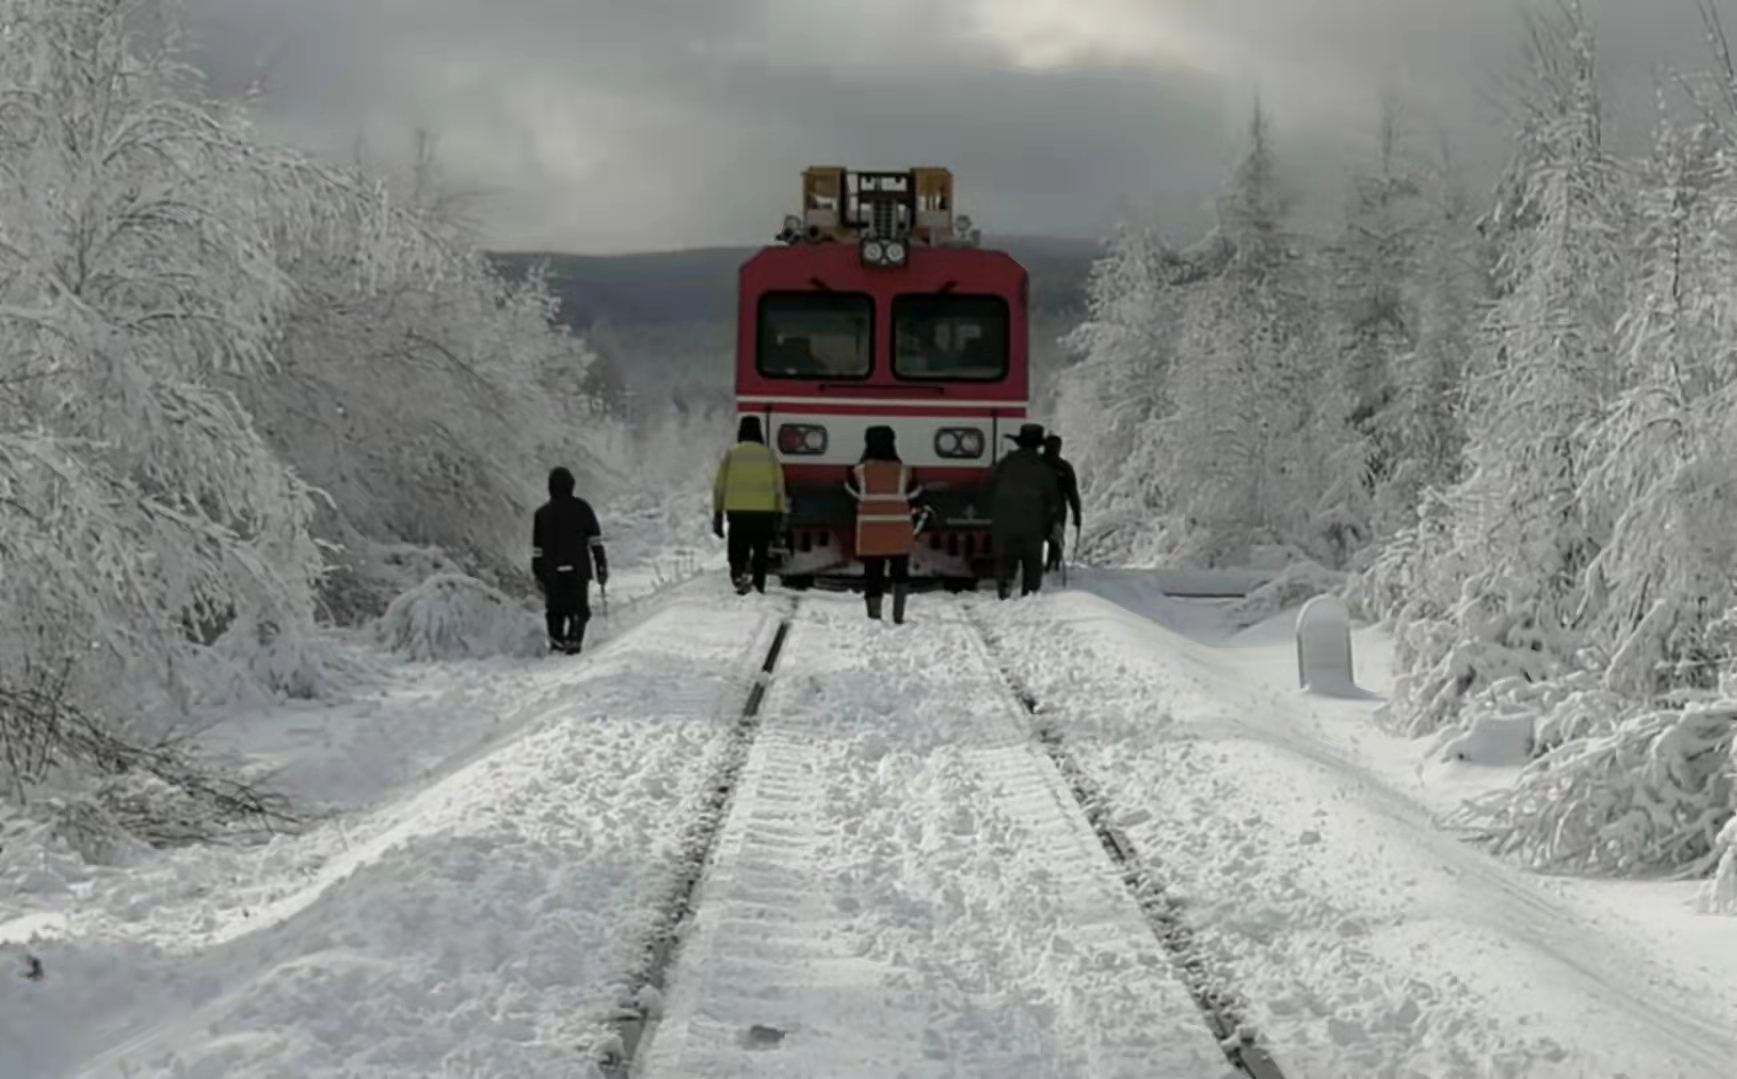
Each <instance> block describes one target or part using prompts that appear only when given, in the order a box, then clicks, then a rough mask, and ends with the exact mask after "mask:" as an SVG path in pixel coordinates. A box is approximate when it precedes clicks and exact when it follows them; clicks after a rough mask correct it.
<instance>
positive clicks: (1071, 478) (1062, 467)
mask: <svg viewBox="0 0 1737 1079" xmlns="http://www.w3.org/2000/svg"><path fill="white" fill-rule="evenodd" d="M1061 448H1062V440H1061V436H1060V435H1050V436H1049V437H1048V438H1046V439H1044V440H1043V459H1044V460H1045V461H1048V462H1049V467H1051V468H1053V469H1055V478H1056V482H1057V484H1058V485H1059V486H1060V487H1061V496H1062V499H1063V503H1062V505H1061V506H1059V507H1058V508H1057V510H1056V515H1055V524H1054V525H1053V526H1052V527H1051V528H1050V533H1049V559H1048V561H1046V562H1045V564H1044V569H1045V570H1059V569H1061V568H1062V557H1063V552H1062V548H1063V546H1064V545H1065V544H1066V541H1067V531H1068V511H1069V510H1072V511H1073V514H1074V532H1075V533H1076V534H1077V533H1078V532H1079V530H1080V480H1079V476H1078V475H1076V474H1075V472H1074V466H1073V465H1072V464H1071V463H1070V462H1069V461H1068V459H1067V458H1065V457H1063V456H1062V455H1061Z"/></svg>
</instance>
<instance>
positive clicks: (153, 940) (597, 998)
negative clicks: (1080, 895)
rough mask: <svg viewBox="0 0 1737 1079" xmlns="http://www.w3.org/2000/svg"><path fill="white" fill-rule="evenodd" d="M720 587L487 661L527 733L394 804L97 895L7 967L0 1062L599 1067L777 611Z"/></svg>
mask: <svg viewBox="0 0 1737 1079" xmlns="http://www.w3.org/2000/svg"><path fill="white" fill-rule="evenodd" d="M719 600H720V601H721V602H719V601H708V600H707V599H705V598H704V597H699V598H690V599H686V600H681V601H677V602H673V603H672V604H671V605H670V606H669V607H668V609H666V610H664V611H663V612H661V613H659V614H657V615H654V616H653V617H651V618H650V619H649V620H648V621H646V622H645V623H644V624H643V625H641V626H639V627H638V628H637V629H636V630H633V631H631V632H628V633H626V634H624V635H623V636H622V637H620V638H619V639H617V640H615V641H613V642H611V643H610V644H608V645H606V646H604V647H602V648H601V649H599V650H598V651H597V652H595V653H594V654H590V655H586V656H583V657H578V658H573V659H569V658H565V657H557V658H550V659H547V660H544V661H542V662H540V663H538V664H535V665H525V666H521V667H520V668H518V670H517V671H516V672H514V673H513V676H512V677H510V678H509V677H505V676H503V675H502V672H500V671H498V670H492V669H489V668H485V667H478V668H475V676H476V677H477V678H479V679H483V680H486V681H488V682H490V683H492V684H491V685H490V691H491V694H490V695H491V696H492V701H490V702H489V706H490V707H492V708H493V709H495V710H496V715H497V716H498V717H500V719H501V722H502V725H503V726H509V727H516V728H517V733H516V734H515V735H513V736H511V737H510V738H507V739H503V740H502V741H501V743H500V744H498V745H494V746H492V747H490V748H489V750H488V751H487V752H486V753H483V754H480V755H477V756H475V757H474V758H473V759H470V760H469V761H468V762H465V763H461V764H459V765H458V766H456V767H454V768H453V769H452V770H450V771H448V772H447V773H446V774H444V775H441V776H438V777H436V778H433V779H432V780H430V781H429V782H427V783H426V784H425V785H423V786H421V788H420V789H418V790H414V791H413V792H411V793H410V794H409V795H407V796H406V797H403V798H402V799H400V800H396V801H393V802H389V803H387V804H384V805H382V806H380V807H379V808H377V809H376V810H374V811H372V812H370V813H367V814H364V815H360V816H357V817H352V818H350V819H348V820H343V821H338V822H333V823H332V824H331V825H329V826H326V827H322V828H321V829H319V830H317V831H315V832H314V833H312V834H310V835H307V836H303V837H300V838H297V839H293V840H284V841H280V842H279V843H277V844H274V845H273V846H272V847H271V848H269V849H267V850H264V851H256V852H222V851H190V852H183V854H182V855H172V856H165V858H164V859H163V861H162V864H161V865H158V866H152V867H135V868H134V869H133V870H131V871H129V872H128V873H127V874H126V876H125V878H124V879H122V880H120V881H119V883H117V885H116V886H115V887H114V888H112V889H111V890H109V891H107V892H101V893H96V894H92V895H89V896H88V897H87V898H86V899H85V900H84V901H83V902H82V903H80V904H78V905H76V906H75V907H74V908H73V909H71V910H69V911H67V912H66V917H67V919H68V921H69V922H70V923H71V924H70V926H69V927H68V930H67V932H66V934H65V939H61V940H52V941H46V942H39V943H38V945H36V946H35V948H34V951H35V952H36V953H37V954H38V955H40V956H41V958H42V959H43V961H44V964H45V970H46V977H45V978H44V979H43V980H42V981H40V982H35V983H26V982H25V981H23V980H22V979H17V978H6V979H0V1043H4V1050H3V1060H0V1072H3V1073H4V1074H5V1075H6V1077H7V1079H36V1077H42V1079H47V1077H49V1076H53V1077H56V1079H64V1077H71V1076H86V1077H92V1079H96V1077H103V1079H106V1077H110V1076H115V1077H119V1076H128V1077H132V1079H147V1077H164V1079H167V1077H170V1076H173V1077H175V1079H204V1077H209V1079H219V1077H221V1079H264V1077H267V1076H271V1077H278V1076H297V1077H308V1079H321V1077H339V1076H342V1077H346V1079H350V1077H356V1079H361V1077H368V1079H398V1077H403V1079H409V1077H412V1076H415V1077H424V1076H466V1077H477V1079H485V1077H494V1076H538V1077H539V1079H560V1077H563V1076H566V1077H573V1079H578V1077H581V1076H589V1075H593V1074H595V1072H594V1069H593V1067H592V1065H591V1063H590V1061H589V1060H588V1058H587V1054H586V1051H585V1046H586V1043H587V1041H588V1040H589V1039H591V1038H593V1037H597V1036H600V1035H601V1034H602V1033H603V1032H604V1030H605V1021H606V1019H607V1015H608V1013H609V1012H610V1011H611V1009H612V1008H613V1006H614V1005H616V1004H617V1003H618V1002H619V1001H620V1000H621V997H622V994H623V993H625V992H626V991H627V986H626V983H627V981H628V979H629V978H630V977H631V975H632V973H633V970H634V967H635V966H636V964H637V963H638V961H639V959H640V954H641V948H642V946H643V941H644V939H645V937H646V935H647V933H648V932H649V931H650V930H651V928H652V926H653V924H654V923H655V922H656V920H657V919H658V918H659V917H660V907H661V905H662V901H663V899H664V896H665V894H666V893H667V891H668V890H669V888H670V887H671V885H672V882H673V880H674V877H675V872H676V868H677V864H676V863H677V861H678V860H679V858H680V857H681V856H682V847H681V831H682V828H683V825H684V824H685V823H686V821H687V817H688V816H689V814H690V812H691V810H692V808H693V806H694V805H695V804H696V803H697V800H698V798H699V792H700V790H701V787H702V785H703V784H704V782H705V781H706V779H707V773H708V763H709V762H710V761H711V760H712V759H713V758H714V756H715V754H716V753H718V752H719V751H720V750H721V748H722V747H723V745H724V744H725V740H726V739H727V736H728V732H729V730H730V729H731V726H732V724H733V722H734V719H735V715H736V712H737V710H738V709H739V707H740V703H741V700H742V698H743V695H744V694H745V692H746V688H747V685H748V683H749V680H750V679H751V676H752V674H753V671H754V663H753V661H754V660H755V659H756V658H758V656H757V652H756V650H757V649H758V650H760V651H761V652H763V650H764V648H765V647H766V644H767V642H768V641H769V640H770V636H771V630H772V628H773V627H774V625H775V623H776V617H775V614H776V612H775V610H774V608H773V607H772V606H771V605H770V604H768V603H766V602H765V601H760V602H753V601H742V600H737V599H735V598H734V597H730V598H729V599H727V600H725V599H723V598H722V597H721V596H720V597H719ZM405 736H406V737H414V733H413V732H409V731H406V732H405Z"/></svg>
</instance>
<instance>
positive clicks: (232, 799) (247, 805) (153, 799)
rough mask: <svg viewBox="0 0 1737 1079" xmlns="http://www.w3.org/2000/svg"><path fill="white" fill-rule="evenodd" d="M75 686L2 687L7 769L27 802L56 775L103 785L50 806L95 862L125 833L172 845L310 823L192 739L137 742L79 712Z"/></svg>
mask: <svg viewBox="0 0 1737 1079" xmlns="http://www.w3.org/2000/svg"><path fill="white" fill-rule="evenodd" d="M69 668H70V664H69ZM71 681H72V679H71V677H70V674H69V670H68V669H63V670H61V671H59V672H40V671H39V672H36V677H34V678H29V677H27V678H26V679H24V680H22V681H20V680H19V679H16V678H14V679H10V680H5V681H0V766H3V767H4V774H5V778H6V780H7V781H8V783H9V785H10V787H11V790H10V791H9V792H8V793H10V794H11V795H12V796H13V797H14V798H15V799H16V800H18V801H23V800H24V799H25V798H26V797H27V796H28V795H29V793H30V792H31V790H32V789H33V788H34V787H35V786H36V785H38V784H41V783H43V782H44V781H45V780H48V779H49V778H50V777H51V776H53V775H56V774H75V775H91V776H96V777H100V778H99V780H98V782H97V785H96V787H95V788H94V790H93V791H91V792H90V793H88V794H87V795H84V796H74V797H71V798H70V799H69V798H68V797H66V796H64V795H62V794H55V793H50V794H48V795H46V796H45V797H44V798H43V799H42V802H43V807H44V808H45V809H46V811H47V812H48V813H49V814H50V816H51V818H52V819H53V821H54V828H55V831H56V833H57V834H60V835H61V836H62V838H64V839H66V841H67V842H69V843H70V844H72V845H73V846H74V847H75V848H76V849H78V850H79V851H80V852H81V853H83V854H84V855H85V856H86V857H87V858H91V859H93V860H106V859H107V858H108V857H109V856H110V855H111V854H112V852H113V851H114V850H115V849H117V848H118V846H119V845H121V840H120V839H119V833H122V832H124V833H126V834H129V835H132V836H136V837H138V838H140V839H143V840H144V841H146V842H148V843H151V844H153V845H156V846H172V845H181V844H185V843H191V842H209V841H214V840H219V839H224V838H235V837H239V836H255V835H260V834H269V833H272V832H277V831H284V830H291V829H294V828H296V827H299V826H300V824H301V823H302V818H301V816H300V814H299V813H298V812H297V811H296V810H295V808H294V807H293V806H292V805H291V804H290V802H289V801H288V800H287V799H286V798H284V797H283V796H281V795H278V794H274V793H272V792H270V791H268V790H266V789H264V788H263V787H261V786H259V785H257V784H254V783H252V782H249V781H246V780H243V779H239V778H235V777H233V776H231V775H229V774H228V773H227V772H226V770H225V769H223V768H221V767H219V766H217V765H216V764H215V763H213V762H209V761H205V760H202V759H201V758H200V756H199V754H198V753H197V752H196V751H195V749H194V748H193V747H192V746H191V745H190V744H189V743H188V742H187V740H186V739H184V738H179V737H175V736H172V735H164V736H156V737H152V736H150V735H148V734H142V733H132V734H129V733H127V732H126V731H125V729H124V728H125V726H126V725H125V724H121V723H117V722H115V721H114V720H113V719H112V718H111V717H106V716H102V715H99V714H96V713H93V712H91V711H89V710H87V709H86V708H83V707H81V706H79V705H78V704H77V703H76V702H75V701H73V700H72V699H71V697H70V693H71V692H72V690H71Z"/></svg>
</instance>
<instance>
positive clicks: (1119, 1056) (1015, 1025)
mask: <svg viewBox="0 0 1737 1079" xmlns="http://www.w3.org/2000/svg"><path fill="white" fill-rule="evenodd" d="M917 606H919V607H921V610H919V611H918V612H917V621H916V622H915V623H914V624H912V625H908V626H905V627H902V628H899V627H892V626H889V625H881V624H875V623H871V622H869V621H868V620H867V619H866V618H865V617H864V615H863V611H862V606H861V603H860V601H859V600H857V599H855V598H854V597H841V596H812V597H810V598H808V599H807V600H806V601H805V602H804V606H803V610H802V613H801V617H800V619H799V621H798V622H797V624H796V628H795V629H794V631H793V632H792V634H791V637H790V640H789V642H788V644H787V645H786V649H787V652H786V655H787V656H788V657H789V658H788V660H787V661H786V663H785V665H784V666H783V668H782V670H781V671H780V673H779V675H778V678H777V681H776V683H775V688H774V690H773V692H772V693H771V695H770V696H769V698H768V700H767V703H766V714H767V717H768V718H767V720H766V725H765V728H764V730H763V732H762V734H761V736H760V738H759V740H758V741H757V743H756V745H755V748H754V750H753V752H752V754H751V756H750V758H749V762H748V764H747V767H746V768H745V770H744V774H743V777H742V780H741V783H740V785H739V786H738V789H737V793H736V806H735V808H734V809H733V811H732V813H731V816H730V819H729V823H728V825H727V827H726V829H725V832H724V834H723V835H722V837H721V842H720V849H719V852H718V855H717V858H716V861H715V863H714V868H713V870H712V873H711V874H710V876H709V877H708V878H707V880H706V882H705V884H704V885H703V886H702V890H701V893H700V895H699V900H700V906H699V915H698V919H697V926H696V928H695V930H694V932H693V933H692V935H691V936H690V938H689V939H688V941H687V943H686V944H684V946H683V950H682V952H681V959H680V962H679V965H678V966H677V968H676V970H675V971H674V973H673V981H672V983H671V985H672V988H671V992H670V994H669V996H668V1008H669V1012H668V1016H667V1018H666V1019H665V1020H664V1021H663V1022H662V1023H660V1024H659V1025H658V1026H657V1027H655V1028H654V1030H653V1032H652V1034H651V1039H652V1040H651V1043H650V1053H649V1057H647V1058H646V1062H645V1068H644V1072H643V1074H644V1075H646V1076H648V1077H653V1079H677V1077H689V1076H708V1077H717V1079H723V1077H727V1076H743V1077H746V1076H791V1077H796V1076H828V1077H833V1079H844V1077H855V1076H861V1077H863V1079H868V1077H878V1076H907V1077H910V1079H920V1077H928V1076H934V1077H940V1076H950V1075H959V1074H969V1075H982V1076H991V1075H993V1076H1006V1077H1037V1076H1045V1077H1057V1079H1060V1077H1064V1076H1097V1077H1103V1079H1110V1077H1127V1079H1136V1077H1149V1076H1170V1075H1175V1076H1200V1077H1212V1076H1219V1075H1224V1074H1226V1073H1227V1072H1228V1071H1229V1067H1228V1065H1227V1063H1226V1062H1225V1059H1224V1056H1223V1054H1222V1053H1221V1052H1220V1051H1219V1049H1218V1047H1217V1045H1216V1044H1215V1043H1214V1041H1213V1038H1212V1037H1211V1035H1210V1034H1209V1033H1208V1031H1207V1028H1206V1026H1205V1024H1204V1023H1203V1022H1202V1020H1201V1018H1200V1015H1199V1013H1198V1012H1197V1011H1196V1010H1195V1006H1194V1004H1193V1002H1192V1001H1191V1000H1190V998H1189V996H1188V993H1187V991H1186V989H1184V988H1183V986H1182V985H1181V983H1180V982H1179V981H1177V979H1176V977H1175V975H1174V974H1173V973H1172V971H1171V970H1170V966H1169V963H1168V961H1167V960H1166V959H1165V957H1164V954H1163V952H1162V951H1161V949H1160V948H1159V946H1158V943H1157V940H1156V939H1155V938H1154V936H1153V935H1152V933H1151V931H1150V929H1149V928H1148V927H1147V926H1146V925H1145V923H1144V922H1143V921H1142V918H1141V914H1140V912H1139V909H1138V907H1137V906H1136V905H1135V903H1134V902H1133V900H1132V898H1131V897H1130V896H1129V894H1128V892H1127V891H1126V889H1125V887H1124V886H1123V885H1122V883H1121V881H1120V880H1119V878H1118V877H1117V875H1116V872H1115V871H1114V869H1113V868H1112V866H1111V863H1110V861H1109V859H1108V857H1107V856H1106V855H1105V854H1104V852H1103V849H1102V848H1101V847H1100V846H1099V844H1098V841H1097V839H1096V837H1095V836H1094V835H1093V833H1092V832H1091V830H1090V828H1089V827H1088V826H1087V824H1086V822H1085V819H1084V817H1083V816H1081V815H1080V814H1079V812H1078V810H1077V808H1076V807H1075V805H1074V803H1073V800H1072V796H1071V795H1069V794H1068V792H1067V790H1066V788H1065V786H1064V785H1063V783H1062V781H1061V778H1060V776H1059V774H1058V773H1057V772H1056V771H1055V769H1054V768H1053V766H1051V764H1050V762H1049V760H1048V758H1047V757H1046V756H1045V754H1044V753H1043V751H1042V750H1041V749H1040V748H1039V747H1037V746H1036V745H1035V744H1034V743H1033V742H1032V740H1031V738H1030V736H1029V729H1028V722H1027V720H1026V719H1025V717H1024V714H1023V713H1022V712H1021V711H1020V709H1019V706H1018V704H1017V703H1016V702H1015V701H1014V700H1013V699H1012V698H1011V697H1010V696H1009V694H1008V692H1007V689H1006V688H1005V685H1004V684H1003V682H1002V681H1001V678H1000V676H999V674H998V673H997V672H996V670H995V668H994V667H993V666H992V665H991V664H990V663H989V662H988V660H987V657H986V656H985V654H984V653H983V652H982V650H981V647H980V646H977V645H976V643H975V638H974V636H973V634H972V632H971V630H970V628H969V627H968V626H967V625H966V623H965V622H964V619H963V613H962V611H960V610H959V605H958V604H957V603H950V602H948V601H944V600H943V601H930V602H929V603H923V602H922V601H921V600H920V599H919V602H918V604H917ZM757 1026H758V1027H763V1028H766V1030H767V1031H768V1032H770V1033H769V1034H764V1035H762V1037H761V1038H760V1039H759V1040H756V1039H755V1038H754V1037H753V1035H752V1032H753V1030H754V1028H755V1027H757ZM771 1038H776V1040H775V1041H773V1040H770V1039H771Z"/></svg>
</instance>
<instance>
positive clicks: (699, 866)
mask: <svg viewBox="0 0 1737 1079" xmlns="http://www.w3.org/2000/svg"><path fill="white" fill-rule="evenodd" d="M677 587H679V586H677ZM799 603H800V601H791V602H788V603H786V604H784V609H783V611H782V613H781V614H780V615H779V616H778V620H777V623H776V625H775V626H774V628H773V630H772V640H771V643H770V644H768V645H767V647H766V650H765V653H764V654H763V655H762V656H761V658H760V661H759V669H758V671H757V672H756V674H755V675H754V677H753V679H752V682H751V684H750V686H749V689H748V696H747V699H746V700H745V701H744V702H743V704H742V711H741V714H740V715H739V716H738V717H737V719H736V724H735V726H734V727H733V728H732V729H731V731H730V735H729V740H728V742H727V744H726V746H725V749H724V752H723V755H722V759H721V760H720V761H719V762H718V765H717V768H716V770H715V772H714V774H713V776H712V779H711V782H710V783H709V784H708V790H707V794H706V798H705V801H704V803H703V804H702V805H701V807H700V810H699V813H698V814H697V816H696V818H695V819H694V821H693V822H692V823H690V824H689V826H688V828H687V835H686V837H685V842H684V843H683V850H684V855H683V858H682V867H681V872H680V873H679V874H678V875H677V877H676V880H675V884H674V888H673V889H672V891H671V894H670V897H669V899H668V900H667V901H666V903H665V907H664V917H663V918H662V919H660V920H659V925H658V929H657V931H656V932H655V934H654V935H653V936H652V938H651V939H650V940H648V941H647V942H646V950H645V953H646V954H645V960H644V962H643V964H642V965H641V967H640V969H639V970H638V971H637V972H636V974H635V975H634V977H633V978H632V979H631V982H630V984H632V986H633V987H634V990H635V991H634V993H633V994H632V996H631V998H630V999H629V1000H626V1001H623V1002H622V1005H621V1007H620V1008H619V1009H618V1011H617V1014H616V1016H615V1020H614V1023H613V1027H614V1030H613V1035H614V1037H613V1038H611V1039H608V1040H606V1041H605V1042H604V1043H603V1045H602V1046H601V1052H600V1053H599V1058H598V1060H597V1065H598V1067H599V1069H600V1070H601V1071H602V1072H603V1074H604V1075H605V1077H606V1079H626V1077H627V1076H628V1075H629V1074H631V1070H632V1068H633V1064H634V1061H635V1059H636V1057H637V1055H638V1053H639V1047H640V1043H641V1042H642V1041H643V1040H644V1038H645V1035H646V1031H647V1029H648V1026H649V1024H650V1022H651V1021H653V1020H654V1019H655V1005H654V1004H652V1003H650V1002H651V1001H654V1000H656V999H658V998H659V997H661V995H662V993H663V991H664V988H665V985H664V983H665V981H666V979H667V977H668V974H669V969H670V965H671V962H672V961H673V959H674V956H675V951H676V947H677V945H678V943H679V941H680V937H681V932H682V929H683V926H684V923H685V922H686V920H687V919H688V917H689V915H690V914H691V912H692V909H693V899H694V891H695V889H697V888H698V887H699V883H700V880H701V878H702V877H704V875H705V872H706V868H707V866H708V865H709V864H710V863H711V860H712V854H713V850H714V848H715V847H716V845H717V840H718V834H719V831H720V829H722V827H723V825H724V821H725V819H726V816H727V814H728V812H729V807H730V800H731V797H732V795H734V793H735V790H736V781H737V777H738V775H739V774H740V773H741V770H742V765H743V763H744V762H745V761H746V760H747V757H748V749H749V747H750V746H752V745H753V742H754V737H755V735H756V734H757V733H758V730H759V726H760V707H761V705H762V703H763V702H764V701H765V699H766V691H767V688H768V687H769V686H770V684H771V679H772V675H773V673H774V672H775V671H776V670H777V668H778V661H779V659H780V658H781V657H782V656H783V654H784V645H785V642H786V641H787V640H788V639H789V637H790V628H791V625H792V624H793V623H794V622H795V619H796V611H797V608H798V606H799Z"/></svg>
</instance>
